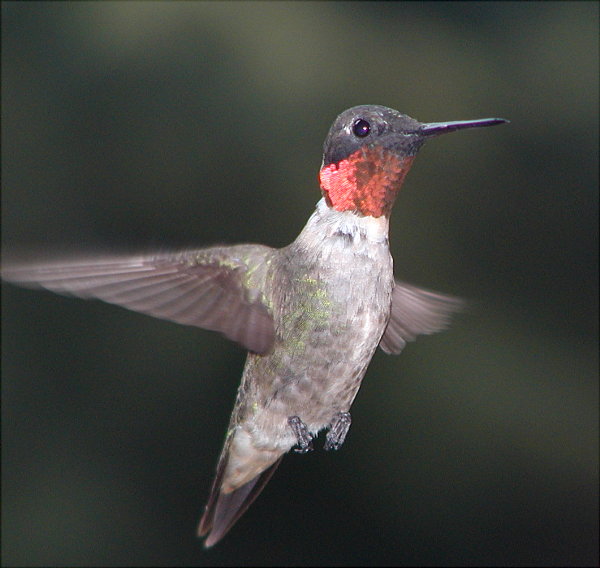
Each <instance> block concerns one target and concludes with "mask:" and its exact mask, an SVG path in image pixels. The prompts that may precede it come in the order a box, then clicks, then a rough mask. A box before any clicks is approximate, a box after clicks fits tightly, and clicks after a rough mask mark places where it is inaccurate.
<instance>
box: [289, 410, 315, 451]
mask: <svg viewBox="0 0 600 568" xmlns="http://www.w3.org/2000/svg"><path fill="white" fill-rule="evenodd" d="M288 424H289V425H290V427H291V428H292V430H293V431H294V434H295V435H296V440H297V442H298V447H297V448H294V451H295V452H296V453H299V454H305V453H306V452H310V451H312V449H313V443H312V440H313V437H312V435H311V433H310V432H309V431H308V428H307V426H306V424H304V422H302V420H300V417H299V416H290V417H289V418H288Z"/></svg>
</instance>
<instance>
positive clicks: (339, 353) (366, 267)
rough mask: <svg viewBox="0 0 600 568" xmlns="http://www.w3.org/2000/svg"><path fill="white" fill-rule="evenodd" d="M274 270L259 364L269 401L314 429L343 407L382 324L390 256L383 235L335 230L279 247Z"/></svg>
mask: <svg viewBox="0 0 600 568" xmlns="http://www.w3.org/2000/svg"><path fill="white" fill-rule="evenodd" d="M273 270H274V276H273V277H272V278H271V289H270V295H271V298H272V301H273V313H274V318H275V322H276V333H277V336H278V337H277V339H276V343H275V348H274V350H273V352H272V353H271V354H270V355H269V356H267V357H265V358H263V359H262V361H260V363H259V364H258V367H261V369H260V372H262V373H264V378H267V377H270V379H271V380H270V381H269V380H268V379H267V381H266V382H265V386H267V384H266V383H268V382H271V384H270V386H269V387H268V389H269V391H270V394H269V396H271V398H272V399H273V404H275V405H276V406H278V407H281V409H282V412H283V413H287V415H288V416H289V415H293V414H295V413H296V414H298V415H299V416H301V417H302V419H303V420H304V421H305V422H306V423H307V424H308V425H309V427H310V428H311V429H314V430H318V429H320V428H322V427H323V426H324V425H325V424H326V423H327V422H328V421H329V420H330V419H331V416H332V413H334V412H335V411H346V410H348V409H349V406H350V404H351V402H352V400H353V399H354V396H355V394H356V391H357V390H358V387H359V386H360V381H361V379H362V377H363V375H364V373H365V371H366V367H367V365H368V363H369V361H370V360H371V357H372V356H373V352H374V351H375V349H376V347H377V345H378V343H379V340H380V338H381V335H382V334H383V331H384V329H385V326H386V325H387V321H388V318H389V311H390V303H391V291H392V287H393V273H392V260H391V257H390V255H389V251H388V248H387V244H386V243H378V244H377V245H373V243H372V242H369V243H367V242H361V239H356V238H355V239H350V238H349V237H348V236H344V235H339V236H336V237H333V238H332V237H330V238H329V239H327V242H326V243H324V244H323V246H321V247H319V248H318V249H311V250H310V251H306V250H304V249H302V248H300V247H297V246H295V245H294V244H293V245H290V247H286V248H285V249H281V251H279V256H278V257H276V258H274V261H273ZM255 370H256V371H259V369H258V368H257V369H255Z"/></svg>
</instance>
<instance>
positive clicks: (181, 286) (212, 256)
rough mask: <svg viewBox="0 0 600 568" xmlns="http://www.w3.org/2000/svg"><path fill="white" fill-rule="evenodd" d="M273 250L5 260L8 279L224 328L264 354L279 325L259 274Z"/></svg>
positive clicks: (4, 274) (246, 248)
mask: <svg viewBox="0 0 600 568" xmlns="http://www.w3.org/2000/svg"><path fill="white" fill-rule="evenodd" d="M257 247H258V248H257ZM270 252H271V249H269V248H268V247H262V246H259V245H239V246H232V247H215V248H209V249H201V250H196V251H184V252H180V253H173V254H148V255H138V256H123V257H119V256H112V257H111V256H108V257H98V258H93V257H88V258H81V259H79V260H77V259H67V260H65V261H63V262H58V261H57V262H52V263H47V264H44V263H26V264H20V265H19V264H8V265H6V264H5V265H3V267H2V278H3V279H5V280H7V281H9V282H14V283H16V284H20V285H23V286H27V287H33V288H38V287H41V288H46V289H48V290H52V291H53V292H58V293H59V294H68V295H73V296H78V297H80V298H98V299H100V300H104V301H105V302H110V303H112V304H117V305H119V306H123V307H125V308H128V309H130V310H135V311H138V312H142V313H145V314H149V315H151V316H155V317H159V318H163V319H167V320H171V321H174V322H177V323H182V324H186V325H193V326H197V327H202V328H205V329H210V330H213V331H219V332H221V333H223V334H224V335H225V336H226V337H228V338H229V339H232V340H233V341H236V342H237V343H239V344H241V345H242V346H244V347H245V348H246V349H248V350H250V351H254V352H256V353H266V352H268V351H269V350H270V348H271V347H272V345H273V340H274V335H275V331H274V325H273V319H272V317H271V315H270V314H269V311H268V310H267V308H266V306H265V305H264V303H263V301H264V298H263V297H262V293H261V290H262V284H263V281H261V279H260V277H261V275H262V276H263V277H264V273H265V270H264V267H265V263H264V260H265V259H266V257H267V256H268V255H269V253H270Z"/></svg>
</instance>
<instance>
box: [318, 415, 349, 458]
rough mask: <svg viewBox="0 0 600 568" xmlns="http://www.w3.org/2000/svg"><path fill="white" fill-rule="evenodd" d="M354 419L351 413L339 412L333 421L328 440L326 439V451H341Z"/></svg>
mask: <svg viewBox="0 0 600 568" xmlns="http://www.w3.org/2000/svg"><path fill="white" fill-rule="evenodd" d="M350 424H352V418H351V417H350V413H349V412H338V413H337V414H336V415H335V416H334V417H333V418H332V420H331V424H330V425H329V431H328V432H327V438H326V439H325V446H323V447H324V449H326V450H339V449H340V448H341V447H342V444H343V443H344V440H345V439H346V434H347V433H348V430H350Z"/></svg>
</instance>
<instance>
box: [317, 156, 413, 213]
mask: <svg viewBox="0 0 600 568" xmlns="http://www.w3.org/2000/svg"><path fill="white" fill-rule="evenodd" d="M414 159H415V157H414V156H409V157H405V158H400V157H399V156H397V155H396V154H394V153H393V152H390V151H389V150H386V149H385V148H383V147H381V146H375V147H373V148H369V147H366V146H365V147H363V148H361V149H360V150H357V151H356V152H354V154H351V155H350V156H348V157H347V158H346V159H345V160H342V161H341V162H339V163H337V164H329V165H328V166H325V167H324V168H322V169H321V171H320V172H319V181H320V184H321V189H322V190H323V194H324V195H325V199H327V202H328V204H329V205H330V206H331V207H333V208H334V209H336V210H337V211H358V212H359V213H362V214H363V215H365V216H371V217H381V216H382V215H386V216H387V215H389V213H390V211H391V209H392V205H393V204H394V200H395V199H396V195H397V193H398V190H399V189H400V187H401V186H402V182H403V181H404V178H405V177H406V174H407V173H408V170H410V166H411V165H412V163H413V160H414Z"/></svg>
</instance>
